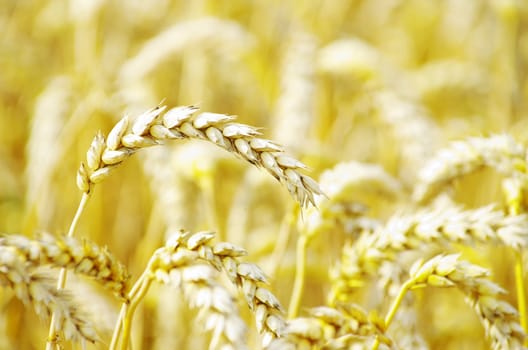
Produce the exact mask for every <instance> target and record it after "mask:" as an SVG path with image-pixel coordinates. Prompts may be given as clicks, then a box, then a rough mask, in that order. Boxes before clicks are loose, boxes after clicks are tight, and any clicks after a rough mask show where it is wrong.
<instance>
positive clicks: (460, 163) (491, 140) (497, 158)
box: [413, 134, 528, 201]
mask: <svg viewBox="0 0 528 350" xmlns="http://www.w3.org/2000/svg"><path fill="white" fill-rule="evenodd" d="M482 167H490V168H493V169H495V170H496V171H497V172H499V173H501V174H503V175H504V176H506V177H518V178H520V179H521V180H522V181H523V182H524V183H526V181H528V176H527V175H526V168H527V167H526V150H525V148H524V147H523V146H522V145H520V144H518V143H517V142H516V141H515V140H514V139H513V138H512V137H511V136H509V135H506V134H502V135H492V136H490V137H470V138H468V139H466V140H463V141H455V142H453V143H451V144H450V145H449V146H448V147H447V148H444V149H442V150H440V151H439V152H438V153H437V154H436V156H434V157H433V158H432V159H431V160H429V162H428V163H427V164H426V165H425V166H424V167H423V168H422V170H421V171H420V173H419V175H418V178H419V183H418V184H417V186H416V189H415V192H414V194H413V196H414V198H415V200H418V201H425V200H427V199H428V198H430V197H433V196H434V195H435V194H436V193H438V192H439V190H440V188H441V187H442V186H444V185H446V184H448V183H450V182H452V181H453V180H455V179H456V178H458V177H460V176H463V175H466V174H469V173H471V172H474V171H476V170H478V169H480V168H482Z"/></svg>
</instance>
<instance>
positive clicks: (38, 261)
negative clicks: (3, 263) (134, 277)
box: [0, 233, 129, 297]
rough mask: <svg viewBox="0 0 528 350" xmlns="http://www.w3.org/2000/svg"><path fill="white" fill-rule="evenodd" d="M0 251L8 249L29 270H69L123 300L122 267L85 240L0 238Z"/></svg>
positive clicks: (124, 279)
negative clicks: (49, 268) (93, 280)
mask: <svg viewBox="0 0 528 350" xmlns="http://www.w3.org/2000/svg"><path fill="white" fill-rule="evenodd" d="M0 247H11V248H14V249H16V250H17V254H19V255H21V256H23V257H24V260H25V261H26V263H28V264H31V265H32V266H34V267H36V266H43V265H52V266H54V267H61V268H69V269H73V270H74V271H75V272H76V273H78V274H81V275H85V276H89V277H91V278H93V279H95V280H96V281H98V282H99V283H101V285H103V286H104V287H105V288H107V289H109V290H111V291H112V292H114V293H115V294H116V295H118V296H120V297H124V296H125V292H126V289H127V282H128V279H129V275H128V273H127V271H126V269H125V267H124V266H123V265H122V264H120V263H119V262H118V261H117V259H116V258H115V257H114V256H113V255H112V254H110V252H108V250H106V249H103V248H100V247H99V246H97V245H96V244H95V243H93V242H90V241H88V240H86V239H83V240H79V239H77V238H74V237H53V236H52V235H50V234H45V233H43V234H42V235H41V238H39V239H36V240H31V239H29V238H27V237H24V236H21V235H6V236H4V237H2V238H0Z"/></svg>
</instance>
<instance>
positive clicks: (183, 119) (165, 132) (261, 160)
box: [77, 106, 321, 206]
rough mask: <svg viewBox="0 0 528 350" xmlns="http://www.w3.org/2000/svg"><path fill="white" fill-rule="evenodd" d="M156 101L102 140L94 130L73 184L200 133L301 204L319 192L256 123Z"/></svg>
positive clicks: (82, 185) (86, 184) (86, 185)
mask: <svg viewBox="0 0 528 350" xmlns="http://www.w3.org/2000/svg"><path fill="white" fill-rule="evenodd" d="M164 110H165V106H158V107H156V108H153V109H151V110H149V111H147V112H145V113H143V114H142V115H140V116H139V117H138V118H137V119H136V120H135V121H134V122H133V123H132V124H131V125H129V124H130V123H129V119H128V117H124V118H123V119H121V121H119V122H118V123H117V124H116V125H115V126H114V128H113V129H112V131H110V133H109V134H108V138H107V140H106V142H105V140H104V137H103V135H102V134H101V133H99V134H97V135H96V136H95V138H94V139H93V141H92V144H91V146H90V148H89V150H88V152H87V155H86V164H84V163H81V166H80V168H79V171H78V172H77V186H78V187H79V189H80V190H81V191H83V192H86V193H88V192H90V189H91V187H92V186H93V185H94V184H96V183H98V182H101V181H102V180H104V179H105V178H106V177H107V176H108V175H109V174H110V172H111V171H112V169H114V168H115V167H116V166H118V165H119V164H121V163H122V162H123V161H124V160H125V159H126V158H128V157H129V156H130V155H131V154H133V153H134V152H136V151H137V150H139V149H141V148H145V147H149V146H154V145H157V144H160V143H161V142H162V141H164V140H167V139H184V138H190V139H200V140H206V141H209V142H212V143H214V144H216V145H218V146H220V147H222V148H224V149H226V150H227V151H229V152H232V153H235V154H237V155H239V156H240V157H242V159H244V160H246V161H248V162H249V163H251V164H253V165H255V166H258V167H263V168H264V169H266V170H267V171H268V172H269V173H270V174H271V175H272V176H273V177H275V178H276V179H277V180H279V181H280V182H281V183H283V184H284V185H285V186H286V187H287V189H288V191H289V192H290V193H291V194H292V196H293V197H294V198H295V199H297V200H298V201H299V202H300V204H301V205H302V206H305V205H307V204H308V203H311V204H314V203H315V202H314V194H321V190H320V189H319V185H318V184H317V182H315V181H314V180H313V179H312V178H310V177H309V176H306V175H302V174H300V173H299V169H305V168H306V165H304V164H303V163H301V162H300V161H298V160H296V159H294V158H291V157H289V156H286V155H285V154H284V151H283V149H282V147H280V146H279V145H277V144H275V143H274V142H272V141H270V140H266V139H262V138H259V137H257V136H258V135H260V132H259V131H257V129H255V128H253V127H251V126H248V125H245V124H239V123H235V122H234V121H233V120H234V117H232V116H228V115H225V114H217V113H201V114H198V115H196V116H195V115H194V113H195V112H196V111H197V110H198V108H196V107H193V106H187V107H176V108H173V109H171V110H169V111H168V112H166V113H165V114H163V115H162V112H163V111H164Z"/></svg>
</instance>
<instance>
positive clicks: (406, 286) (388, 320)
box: [372, 279, 415, 350]
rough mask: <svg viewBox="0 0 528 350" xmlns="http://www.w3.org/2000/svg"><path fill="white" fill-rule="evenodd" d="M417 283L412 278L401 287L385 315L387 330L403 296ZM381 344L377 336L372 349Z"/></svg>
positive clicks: (375, 349) (374, 349)
mask: <svg viewBox="0 0 528 350" xmlns="http://www.w3.org/2000/svg"><path fill="white" fill-rule="evenodd" d="M414 284H415V281H414V279H410V280H408V281H407V282H405V283H404V284H403V286H402V287H401V289H400V291H399V293H398V295H397V296H396V299H394V301H393V302H392V305H391V307H390V309H389V312H387V316H385V321H384V326H385V330H387V328H389V325H390V324H391V322H392V320H393V319H394V316H395V315H396V311H398V309H399V307H400V305H401V303H402V301H403V298H404V297H405V294H407V292H408V291H409V289H411V287H412V286H413V285H414ZM379 345H380V341H379V338H378V337H376V340H374V343H373V344H372V350H377V349H378V347H379Z"/></svg>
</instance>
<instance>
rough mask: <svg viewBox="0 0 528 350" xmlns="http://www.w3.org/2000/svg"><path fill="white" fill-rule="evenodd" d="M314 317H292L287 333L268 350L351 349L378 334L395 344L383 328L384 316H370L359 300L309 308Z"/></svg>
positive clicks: (382, 338)
mask: <svg viewBox="0 0 528 350" xmlns="http://www.w3.org/2000/svg"><path fill="white" fill-rule="evenodd" d="M309 313H310V317H298V318H294V319H292V320H288V324H287V326H286V328H285V330H284V335H283V336H282V337H281V338H279V339H276V340H273V341H272V343H271V344H270V346H269V348H268V350H279V349H312V348H317V349H350V348H351V347H354V346H357V345H358V344H361V345H366V344H365V343H366V342H368V341H371V340H372V339H374V337H378V339H379V340H380V342H381V343H383V344H384V345H386V346H387V348H389V349H390V348H391V345H392V341H391V340H390V339H389V338H388V337H387V336H386V335H385V334H384V332H383V331H382V329H383V326H382V320H378V319H376V317H369V315H368V314H367V312H366V311H365V310H363V309H362V308H361V307H360V306H358V305H355V304H346V305H344V304H343V305H340V307H339V308H331V307H326V306H321V307H316V308H313V309H311V310H309Z"/></svg>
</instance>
